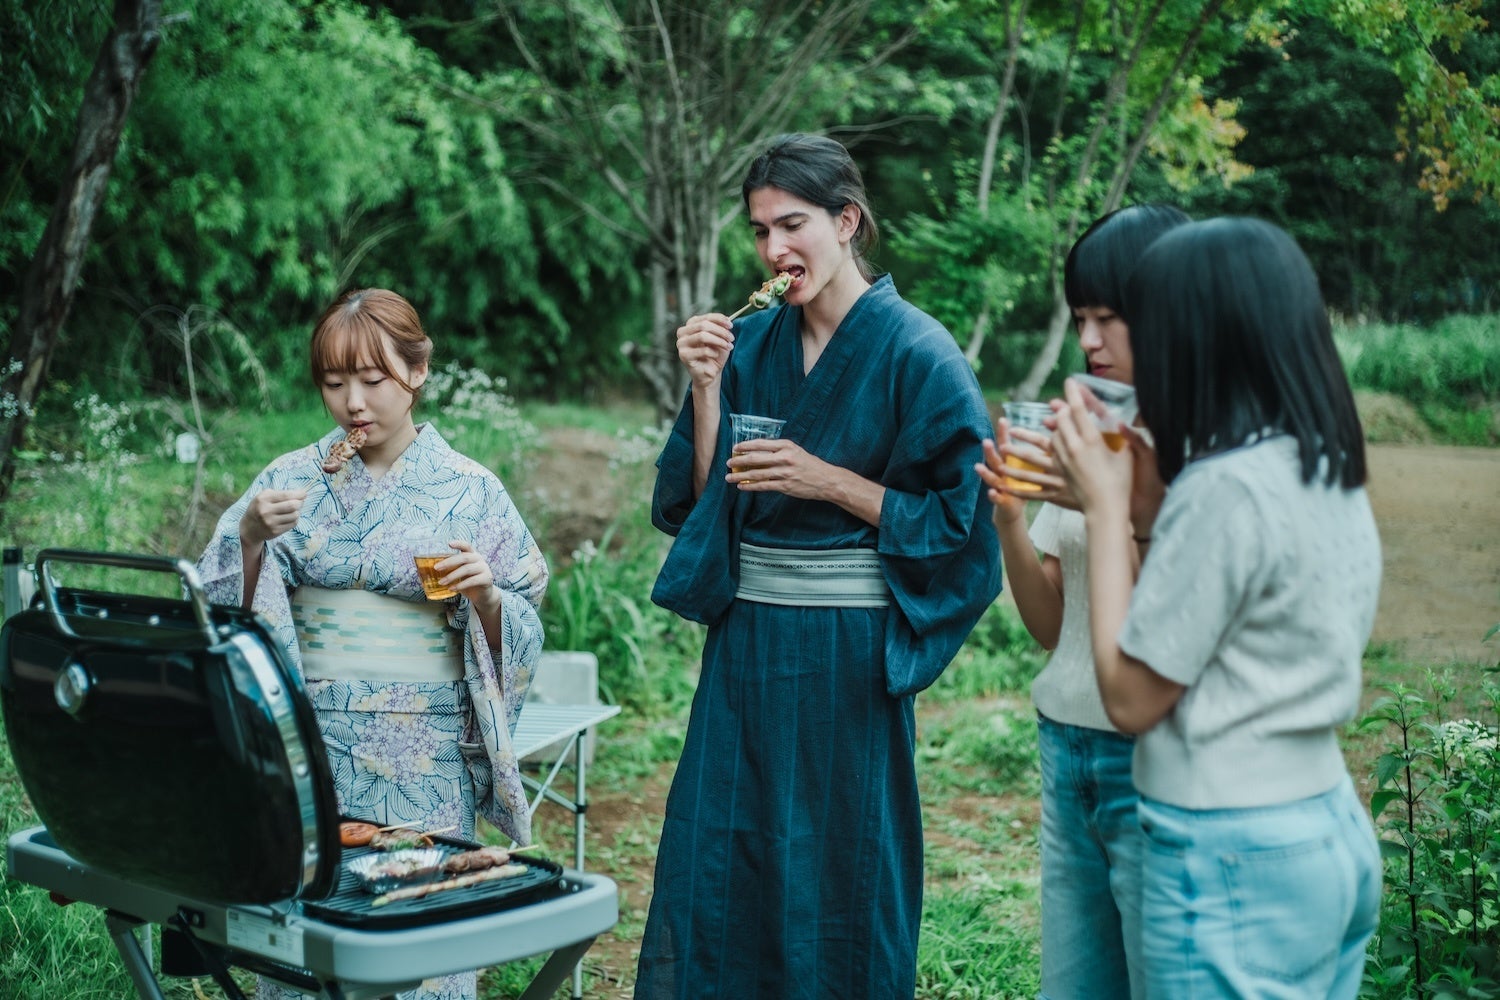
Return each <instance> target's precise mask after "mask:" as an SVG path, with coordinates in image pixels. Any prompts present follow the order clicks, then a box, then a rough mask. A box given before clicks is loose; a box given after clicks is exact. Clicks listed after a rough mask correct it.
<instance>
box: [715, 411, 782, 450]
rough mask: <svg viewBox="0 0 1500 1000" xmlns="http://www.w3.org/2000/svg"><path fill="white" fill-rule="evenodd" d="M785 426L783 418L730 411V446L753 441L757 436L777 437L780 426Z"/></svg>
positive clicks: (779, 432)
mask: <svg viewBox="0 0 1500 1000" xmlns="http://www.w3.org/2000/svg"><path fill="white" fill-rule="evenodd" d="M784 426H786V421H785V420H777V419H776V418H775V417H757V416H753V415H752V414H749V413H731V414H730V415H729V429H730V448H731V449H732V448H733V447H734V446H735V445H737V444H743V443H744V442H746V441H754V440H757V439H759V438H779V437H781V428H782V427H784Z"/></svg>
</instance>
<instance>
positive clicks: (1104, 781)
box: [1037, 715, 1145, 1000]
mask: <svg viewBox="0 0 1500 1000" xmlns="http://www.w3.org/2000/svg"><path fill="white" fill-rule="evenodd" d="M1037 726H1038V730H1039V732H1038V742H1039V744H1040V748H1041V758H1042V997H1043V998H1044V1000H1112V998H1119V1000H1128V998H1130V997H1132V996H1133V997H1135V998H1136V1000H1140V998H1142V997H1144V996H1145V992H1144V983H1143V979H1142V974H1141V973H1142V968H1141V962H1140V936H1141V850H1142V840H1141V830H1140V823H1139V821H1138V820H1137V818H1136V801H1137V796H1136V791H1135V785H1134V784H1132V783H1131V780H1130V759H1131V756H1132V754H1133V753H1134V750H1135V740H1134V739H1133V738H1132V737H1129V736H1125V735H1122V734H1120V733H1115V732H1109V731H1107V730H1101V729H1089V728H1087V727H1084V726H1069V725H1065V724H1063V723H1061V722H1055V721H1053V720H1052V719H1049V718H1047V717H1046V716H1044V715H1038V716H1037Z"/></svg>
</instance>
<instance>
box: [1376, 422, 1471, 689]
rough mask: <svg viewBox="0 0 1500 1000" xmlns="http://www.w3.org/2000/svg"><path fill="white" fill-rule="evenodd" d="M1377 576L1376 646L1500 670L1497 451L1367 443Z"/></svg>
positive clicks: (1417, 656)
mask: <svg viewBox="0 0 1500 1000" xmlns="http://www.w3.org/2000/svg"><path fill="white" fill-rule="evenodd" d="M1369 461H1370V486H1369V489H1370V504H1371V506H1372V507H1373V508H1374V509H1375V517H1376V520H1377V522H1378V523H1379V525H1380V540H1381V545H1382V546H1383V548H1384V552H1385V577H1384V579H1383V581H1382V583H1381V589H1380V610H1379V612H1378V613H1377V615H1376V618H1375V636H1374V639H1375V641H1376V642H1388V643H1391V644H1392V645H1393V646H1394V647H1396V648H1397V649H1399V650H1400V651H1401V652H1402V654H1403V655H1404V656H1405V657H1406V658H1409V659H1412V660H1417V661H1421V662H1431V663H1443V662H1448V661H1450V660H1459V661H1463V662H1474V661H1481V662H1487V663H1496V662H1500V639H1494V640H1491V641H1490V642H1489V643H1488V644H1485V643H1483V642H1482V641H1481V640H1482V639H1483V637H1484V633H1485V632H1486V631H1487V630H1488V629H1489V628H1490V627H1491V626H1493V625H1495V624H1496V623H1500V450H1497V449H1493V448H1440V447H1433V446H1431V445H1371V446H1370V449H1369Z"/></svg>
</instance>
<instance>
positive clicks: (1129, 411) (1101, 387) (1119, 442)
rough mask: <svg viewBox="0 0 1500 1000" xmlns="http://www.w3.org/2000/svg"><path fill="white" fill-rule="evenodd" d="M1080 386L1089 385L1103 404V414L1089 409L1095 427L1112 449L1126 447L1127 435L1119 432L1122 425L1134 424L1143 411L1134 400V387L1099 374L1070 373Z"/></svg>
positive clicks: (1095, 396)
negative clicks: (1101, 376) (1137, 415)
mask: <svg viewBox="0 0 1500 1000" xmlns="http://www.w3.org/2000/svg"><path fill="white" fill-rule="evenodd" d="M1068 377H1069V378H1071V379H1074V380H1075V381H1077V382H1078V384H1079V385H1082V386H1085V387H1087V388H1088V390H1089V392H1091V393H1093V394H1094V398H1095V399H1097V400H1098V401H1099V402H1100V403H1101V404H1103V408H1104V413H1099V412H1097V411H1095V410H1092V409H1091V410H1090V413H1089V415H1090V416H1092V417H1093V418H1094V426H1096V427H1098V428H1099V432H1100V434H1101V435H1103V437H1104V443H1105V444H1107V445H1109V447H1110V449H1111V450H1113V451H1119V450H1120V449H1121V448H1123V447H1125V435H1124V434H1121V433H1120V425H1121V424H1126V425H1129V424H1132V423H1134V422H1135V417H1136V414H1137V413H1138V412H1140V411H1139V410H1138V409H1137V407H1136V402H1135V386H1131V385H1126V384H1125V383H1124V382H1112V381H1110V380H1109V379H1107V378H1100V377H1099V376H1097V375H1070V376H1068Z"/></svg>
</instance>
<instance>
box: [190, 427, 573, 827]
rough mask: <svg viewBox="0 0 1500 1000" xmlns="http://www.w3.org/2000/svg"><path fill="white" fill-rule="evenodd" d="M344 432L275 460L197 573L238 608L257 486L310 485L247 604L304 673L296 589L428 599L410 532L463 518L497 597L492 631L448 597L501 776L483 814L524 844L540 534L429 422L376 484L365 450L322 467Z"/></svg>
mask: <svg viewBox="0 0 1500 1000" xmlns="http://www.w3.org/2000/svg"><path fill="white" fill-rule="evenodd" d="M342 437H343V432H342V431H341V430H335V431H333V432H331V433H330V434H328V435H326V436H325V437H324V438H322V439H321V440H320V441H318V442H316V443H314V444H312V445H309V446H308V447H306V448H302V449H299V450H298V451H294V452H289V453H288V454H285V455H282V456H281V457H279V458H277V459H276V460H275V461H274V462H272V463H271V464H270V465H268V466H267V467H266V468H265V469H264V470H262V471H261V473H260V474H259V475H258V476H256V478H255V481H254V482H253V483H251V485H250V487H249V489H247V490H246V491H245V493H244V494H243V495H242V496H241V497H240V498H239V499H238V500H237V501H235V503H234V504H233V505H232V506H230V508H229V509H228V510H226V511H225V512H224V514H223V516H222V517H220V519H219V522H218V525H217V527H216V528H215V531H214V537H213V538H212V540H211V541H210V542H209V544H208V546H207V548H206V549H205V550H204V552H203V555H202V556H201V557H200V558H199V560H198V571H199V573H200V575H201V576H202V578H203V582H204V586H205V590H206V591H207V594H208V597H209V600H211V601H213V602H215V603H220V604H229V605H242V604H243V599H244V598H243V595H244V590H245V580H244V559H243V555H242V553H241V549H240V536H239V523H240V518H241V517H242V516H243V515H244V513H245V510H246V508H247V507H248V506H249V503H250V500H251V499H252V498H253V497H254V496H255V495H256V494H257V493H259V492H261V491H262V490H267V489H277V490H298V489H305V490H307V491H308V493H307V499H306V501H305V502H304V504H303V508H302V515H301V518H300V519H299V520H298V522H297V524H296V525H295V526H294V527H293V528H292V529H291V530H290V531H288V532H286V533H285V534H283V535H281V536H279V537H277V538H274V539H272V540H271V541H269V542H267V543H266V545H265V552H264V558H263V559H262V562H261V570H260V576H259V578H258V579H257V581H256V585H255V597H254V602H253V605H252V608H251V610H253V611H255V612H256V613H258V614H260V615H261V616H262V617H263V618H265V619H266V621H267V622H268V623H269V624H270V625H271V627H272V628H273V629H274V631H275V634H276V637H277V639H278V641H279V642H280V644H281V646H282V648H283V650H284V651H285V653H286V656H287V658H288V660H289V662H290V663H291V664H292V666H293V668H294V669H295V671H296V672H297V673H298V675H299V676H300V675H301V672H302V658H301V654H300V650H299V648H298V645H297V632H296V626H295V623H294V622H293V620H292V614H291V602H290V600H289V594H290V591H291V590H293V589H295V588H297V587H299V586H302V585H304V584H307V585H311V586H315V587H323V588H326V589H331V590H344V589H353V588H360V589H364V590H368V591H371V592H373V593H377V594H385V595H388V596H391V597H394V598H398V599H400V600H405V601H412V602H422V601H425V600H426V597H425V595H424V594H423V592H422V587H421V584H420V582H419V581H418V579H417V575H416V568H415V566H414V565H413V563H412V560H411V551H410V547H409V545H408V544H407V543H405V542H404V541H403V536H405V535H406V533H407V532H408V531H409V530H410V529H412V528H416V527H421V526H424V525H426V526H434V527H435V526H439V525H456V526H458V527H459V528H460V530H461V531H462V532H463V533H464V534H466V535H467V536H468V538H469V540H470V541H471V542H472V543H473V544H474V547H475V548H476V550H478V551H479V552H480V553H481V554H482V555H483V556H484V558H485V560H486V561H487V562H488V563H489V565H490V570H491V572H492V573H493V575H494V578H495V583H496V586H497V587H498V588H499V590H500V594H501V608H502V613H501V623H500V635H498V636H493V637H491V636H487V635H486V634H485V632H484V629H483V627H482V626H481V625H480V622H479V617H478V615H473V614H471V613H470V611H471V608H470V605H469V602H468V601H467V600H466V599H464V598H462V597H460V598H456V599H453V600H450V601H449V602H447V607H446V613H447V617H448V623H449V625H450V626H451V627H452V628H454V629H456V630H458V631H460V632H462V633H463V636H464V660H465V674H466V677H467V678H468V681H469V687H470V690H471V692H472V693H473V695H474V704H475V716H476V719H475V721H476V724H477V726H478V728H479V730H480V732H479V735H480V736H482V738H483V742H484V744H485V747H486V749H487V751H488V756H489V758H490V764H491V768H492V770H493V773H494V796H493V799H492V801H491V802H489V803H484V802H481V803H479V806H480V810H481V815H484V816H485V818H486V819H488V820H490V821H491V822H493V823H494V824H495V825H496V826H498V827H500V828H501V829H502V830H504V831H505V832H506V833H507V834H509V835H510V836H511V837H513V838H514V839H516V840H517V841H520V842H522V843H525V842H527V841H528V840H529V836H530V820H529V813H528V810H527V803H526V794H525V788H524V786H523V785H522V784H521V778H520V763H519V761H518V760H517V758H516V755H515V752H514V749H513V747H512V745H511V733H512V732H514V730H515V726H516V721H517V719H518V718H519V717H520V714H521V707H522V704H523V703H524V702H525V700H526V692H527V691H528V690H529V689H530V687H531V680H532V676H533V672H534V670H535V668H536V663H537V659H538V657H539V656H540V655H541V651H542V638H543V636H542V622H541V618H540V616H539V614H538V608H539V606H540V604H541V601H542V596H543V594H544V593H545V592H546V588H547V580H548V570H547V563H546V560H545V559H544V558H543V556H542V553H541V551H540V549H539V548H538V547H537V544H536V541H535V539H534V538H533V537H532V535H531V532H530V530H529V529H528V528H527V527H526V524H525V522H524V521H523V520H522V519H521V515H520V513H519V512H518V511H517V510H516V507H515V505H514V504H513V503H512V502H511V498H510V494H509V493H508V492H507V491H506V489H505V487H504V485H502V484H501V482H500V480H499V478H498V477H496V476H495V475H494V473H492V472H490V471H489V470H488V469H486V468H485V467H484V466H482V465H480V464H479V463H477V462H475V461H473V460H471V459H469V458H467V457H465V456H464V455H462V454H460V453H459V452H457V451H454V450H453V449H452V448H451V447H450V446H449V445H448V443H447V441H445V440H444V439H443V437H442V435H441V434H439V433H438V432H437V430H436V429H435V428H433V427H432V426H431V425H422V427H421V430H420V433H419V434H418V436H417V439H416V441H414V442H413V443H412V444H411V446H410V447H408V448H407V450H406V452H405V453H404V454H403V455H402V456H401V458H399V459H398V460H397V461H396V464H395V465H393V466H392V467H391V469H390V470H389V471H388V472H387V473H386V474H385V475H384V476H382V477H381V478H380V479H379V480H378V481H377V480H373V479H372V478H371V477H370V475H369V473H368V472H367V471H366V470H365V468H364V465H363V463H362V462H361V461H360V460H359V458H358V456H356V457H355V458H353V459H351V460H350V461H349V463H348V464H347V465H345V466H344V467H343V469H342V470H340V471H339V472H338V473H336V474H334V475H332V476H327V475H325V474H324V473H323V471H322V467H321V463H322V456H324V455H326V454H327V453H328V449H329V447H331V446H332V444H333V443H334V442H335V441H338V440H340V439H341V438H342Z"/></svg>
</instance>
